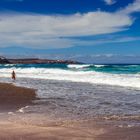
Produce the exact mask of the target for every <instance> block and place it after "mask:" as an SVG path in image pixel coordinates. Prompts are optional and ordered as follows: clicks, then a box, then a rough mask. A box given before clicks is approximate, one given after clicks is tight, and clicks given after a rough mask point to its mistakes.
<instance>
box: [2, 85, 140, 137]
mask: <svg viewBox="0 0 140 140" xmlns="http://www.w3.org/2000/svg"><path fill="white" fill-rule="evenodd" d="M36 99H37V98H36V94H35V90H33V89H28V88H21V87H16V86H13V85H12V84H0V113H2V112H9V111H17V110H18V109H20V108H22V107H25V106H27V105H34V104H33V102H32V101H33V100H36ZM5 115H6V114H5ZM17 115H18V114H17ZM7 116H8V113H7ZM25 116H26V114H25V115H24V117H25ZM38 119H41V118H38ZM46 119H47V116H46ZM54 121H55V120H54ZM48 122H49V120H48ZM116 123H117V122H115V121H114V122H113V123H110V122H109V121H108V122H107V121H105V120H100V119H99V120H96V121H95V120H85V121H81V120H79V121H76V120H75V121H73V122H72V121H66V122H63V123H62V122H59V123H56V125H54V124H52V125H51V124H50V125H44V126H43V125H42V126H39V125H34V124H32V125H31V124H23V123H22V122H21V123H20V121H18V123H15V122H12V121H10V120H9V119H7V118H6V117H5V118H3V119H0V140H140V127H136V126H133V127H118V126H116V125H115V124H116Z"/></svg>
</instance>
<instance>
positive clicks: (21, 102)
mask: <svg viewBox="0 0 140 140" xmlns="http://www.w3.org/2000/svg"><path fill="white" fill-rule="evenodd" d="M35 99H37V98H36V94H35V90H34V89H28V88H23V87H16V86H14V85H12V84H3V83H0V112H8V111H16V110H18V109H20V108H22V107H24V106H27V105H31V104H33V103H32V101H33V100H35Z"/></svg>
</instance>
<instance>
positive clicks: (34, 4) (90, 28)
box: [0, 0, 140, 63]
mask: <svg viewBox="0 0 140 140" xmlns="http://www.w3.org/2000/svg"><path fill="white" fill-rule="evenodd" d="M139 25H140V0H0V54H1V55H15V56H17V55H18V56H21V57H22V56H27V57H29V56H34V57H49V58H56V59H57V58H59V59H61V58H62V59H77V60H80V59H81V60H82V61H83V60H84V59H85V61H86V62H91V63H92V62H95V60H96V62H97V63H98V62H102V61H103V60H105V59H106V61H108V62H112V60H114V62H116V60H117V62H119V63H120V62H122V63H124V62H126V63H129V61H130V59H131V61H133V62H139V58H140V27H139ZM114 58H115V59H114ZM120 58H121V59H120ZM128 58H129V59H128Z"/></svg>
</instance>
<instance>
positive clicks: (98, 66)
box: [94, 65, 105, 68]
mask: <svg viewBox="0 0 140 140" xmlns="http://www.w3.org/2000/svg"><path fill="white" fill-rule="evenodd" d="M94 66H95V67H97V68H100V67H104V66H105V65H94Z"/></svg>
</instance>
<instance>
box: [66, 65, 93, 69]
mask: <svg viewBox="0 0 140 140" xmlns="http://www.w3.org/2000/svg"><path fill="white" fill-rule="evenodd" d="M89 66H90V65H78V64H70V65H68V68H75V69H81V68H87V67H89Z"/></svg>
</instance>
